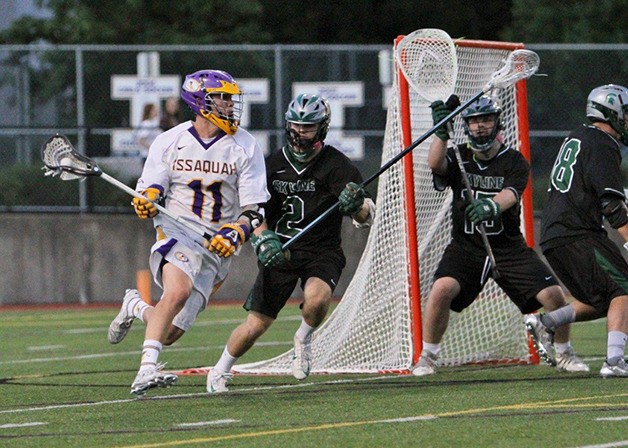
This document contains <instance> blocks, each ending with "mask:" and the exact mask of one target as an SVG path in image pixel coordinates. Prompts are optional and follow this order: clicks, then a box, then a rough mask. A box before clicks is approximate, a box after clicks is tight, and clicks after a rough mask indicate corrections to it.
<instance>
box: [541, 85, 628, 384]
mask: <svg viewBox="0 0 628 448" xmlns="http://www.w3.org/2000/svg"><path fill="white" fill-rule="evenodd" d="M586 114H587V117H588V119H589V121H590V123H589V124H583V125H581V126H578V127H577V128H576V129H574V130H573V131H571V133H570V134H569V136H568V137H567V138H566V139H565V141H564V142H563V144H562V146H561V148H560V150H559V152H558V155H557V157H556V161H555V162H554V167H553V168H552V172H551V175H550V186H549V196H548V200H547V204H546V205H545V208H544V210H543V218H542V221H541V248H542V249H543V255H544V256H545V257H546V258H547V261H548V262H549V264H550V266H551V267H552V268H553V269H554V272H556V274H557V275H558V277H559V278H560V279H561V280H562V282H563V283H564V284H565V286H566V287H567V289H569V291H570V292H571V294H572V295H573V296H574V298H575V299H576V300H575V301H573V302H572V303H571V304H569V305H567V306H566V307H564V308H561V309H559V310H556V311H553V312H551V313H548V314H545V315H542V316H540V317H537V316H534V317H530V319H533V320H534V323H536V324H537V325H541V326H543V327H546V328H547V329H549V330H553V329H554V328H555V327H557V326H559V325H563V324H565V323H571V322H577V321H583V320H590V319H595V318H599V317H603V316H606V319H607V330H608V335H607V349H606V361H605V362H604V364H603V365H602V368H601V370H600V376H602V377H628V365H626V361H625V359H624V356H625V350H626V338H627V336H626V335H627V333H628V263H626V261H625V259H624V257H623V256H622V253H621V250H620V249H619V247H617V245H616V244H615V243H614V242H613V241H612V240H610V239H609V238H608V235H607V233H606V231H605V230H604V228H603V226H602V223H603V218H606V220H607V222H608V223H609V224H610V226H611V227H613V228H614V229H616V230H617V232H618V233H619V235H620V236H621V237H622V238H623V240H624V241H628V209H627V208H626V202H625V201H626V197H625V195H624V179H623V176H622V172H621V169H620V164H621V153H620V150H621V147H622V144H623V145H628V89H627V88H626V87H622V86H618V85H613V84H609V85H604V86H600V87H597V88H595V89H593V90H592V91H591V93H590V94H589V97H588V99H587V108H586ZM624 248H626V249H628V243H626V245H624Z"/></svg>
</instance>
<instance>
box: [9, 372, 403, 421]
mask: <svg viewBox="0 0 628 448" xmlns="http://www.w3.org/2000/svg"><path fill="white" fill-rule="evenodd" d="M393 376H394V375H386V376H381V377H372V378H357V379H346V380H334V381H321V382H312V383H302V384H282V385H278V386H256V387H247V388H242V389H238V390H237V391H233V392H231V394H240V393H246V392H254V391H260V390H279V389H298V388H307V387H312V386H319V385H326V384H341V383H358V382H365V381H377V380H384V379H390V378H391V377H393ZM400 376H402V375H400ZM403 376H405V375H403ZM229 394H230V393H229V392H228V393H227V394H221V395H222V396H225V395H229ZM196 397H208V395H207V392H202V393H200V392H199V393H193V394H177V395H163V396H156V397H141V398H129V399H124V400H107V401H97V402H93V403H69V404H56V405H48V406H34V407H30V408H17V409H5V410H0V415H1V414H19V413H24V412H38V411H50V410H52V409H68V408H83V407H95V406H103V405H110V404H124V403H136V402H138V401H143V400H170V399H174V398H196ZM208 398H210V399H211V397H208Z"/></svg>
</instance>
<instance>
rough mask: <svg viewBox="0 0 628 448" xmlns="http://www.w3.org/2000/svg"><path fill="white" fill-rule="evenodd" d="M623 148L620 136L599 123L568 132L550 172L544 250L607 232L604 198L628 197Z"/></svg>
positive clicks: (542, 244) (542, 224)
mask: <svg viewBox="0 0 628 448" xmlns="http://www.w3.org/2000/svg"><path fill="white" fill-rule="evenodd" d="M619 149H620V147H619V143H618V142H617V140H615V139H613V138H612V137H611V136H610V135H608V134H607V133H606V132H604V131H602V130H601V129H598V128H596V127H595V126H591V125H582V126H579V127H577V128H576V129H574V130H573V131H572V132H571V133H570V134H569V135H568V136H567V138H566V139H565V141H564V142H563V144H562V146H561V148H560V150H559V152H558V155H557V156H556V161H555V162H554V167H553V168H552V172H551V174H550V185H549V195H548V199H547V204H546V205H545V208H544V209H543V218H542V220H541V248H542V249H543V250H545V249H549V248H552V247H558V246H561V245H563V244H565V243H566V242H568V241H569V240H571V239H574V238H578V237H580V236H582V235H584V234H587V233H597V234H601V235H606V231H605V230H604V228H603V227H602V223H603V221H602V210H601V206H600V202H601V201H600V199H601V197H602V196H604V195H616V196H618V197H620V198H622V199H623V198H624V187H623V185H624V182H623V176H622V172H621V169H620V165H621V153H620V151H619Z"/></svg>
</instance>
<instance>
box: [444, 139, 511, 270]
mask: <svg viewBox="0 0 628 448" xmlns="http://www.w3.org/2000/svg"><path fill="white" fill-rule="evenodd" d="M454 152H455V154H456V161H457V162H458V167H459V168H460V175H461V176H462V181H463V182H464V187H465V189H466V196H467V200H468V201H469V204H470V203H471V202H473V200H474V199H475V198H474V197H473V190H472V189H471V183H470V182H469V178H468V177H467V172H466V170H465V169H464V165H463V163H462V157H461V156H460V151H459V150H458V147H457V146H456V145H454ZM477 228H478V230H479V232H480V236H481V237H482V243H484V248H485V249H486V254H487V255H488V259H489V261H490V263H491V271H492V273H493V279H495V280H497V279H499V278H500V274H499V271H498V270H497V262H496V261H495V254H493V248H492V247H491V243H489V241H488V236H486V229H485V228H484V223H482V222H481V223H479V224H477Z"/></svg>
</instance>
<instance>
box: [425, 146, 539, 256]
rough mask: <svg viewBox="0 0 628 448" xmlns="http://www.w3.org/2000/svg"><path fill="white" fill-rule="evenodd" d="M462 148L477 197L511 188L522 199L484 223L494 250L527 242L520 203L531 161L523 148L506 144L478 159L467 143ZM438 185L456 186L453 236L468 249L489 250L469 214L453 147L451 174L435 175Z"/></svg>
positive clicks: (449, 157) (449, 159) (449, 162)
mask: <svg viewBox="0 0 628 448" xmlns="http://www.w3.org/2000/svg"><path fill="white" fill-rule="evenodd" d="M458 149H459V151H460V155H461V158H462V162H463V165H464V169H465V171H466V172H467V178H468V179H469V183H470V184H471V189H472V190H473V195H474V199H481V198H491V197H493V196H495V195H496V194H497V193H499V192H500V191H502V190H503V189H510V190H511V191H512V192H513V193H514V194H515V196H516V197H517V199H518V201H517V204H516V205H515V206H513V207H510V208H509V209H508V210H504V211H503V212H502V214H501V216H500V217H498V218H497V219H495V220H490V221H485V222H484V228H485V229H486V235H487V236H488V240H489V242H490V244H491V247H492V248H493V251H494V252H495V253H496V254H498V253H503V252H508V250H509V249H510V248H512V246H513V244H524V245H525V244H526V243H525V239H524V238H523V235H522V234H521V218H520V214H521V206H520V204H521V195H522V194H523V190H524V189H525V187H526V185H527V184H528V175H529V172H530V165H529V164H528V161H527V160H526V159H525V158H524V157H523V155H522V154H521V153H520V152H519V151H516V150H514V149H511V148H509V147H507V146H503V147H502V148H501V149H500V150H499V152H498V153H497V155H496V156H495V157H493V158H492V159H491V160H489V161H482V160H479V159H477V158H476V157H475V156H474V154H473V151H471V149H469V148H468V146H467V145H459V146H458ZM434 185H435V187H436V188H437V189H438V190H444V188H445V186H447V185H448V186H450V187H451V189H452V193H453V203H452V238H453V239H455V240H456V241H458V243H459V244H461V245H462V246H463V247H465V248H466V249H467V250H470V251H478V252H482V253H485V252H486V249H485V248H484V244H483V243H482V238H481V235H480V233H479V230H478V229H477V226H475V225H474V224H473V222H472V221H471V220H469V219H467V218H466V217H465V213H464V211H465V209H466V207H467V205H468V204H469V203H468V201H467V199H466V193H465V190H466V188H465V186H464V184H463V180H462V176H461V172H460V168H459V167H458V163H457V162H456V155H455V152H454V150H453V148H449V149H448V150H447V175H446V176H438V175H434Z"/></svg>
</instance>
